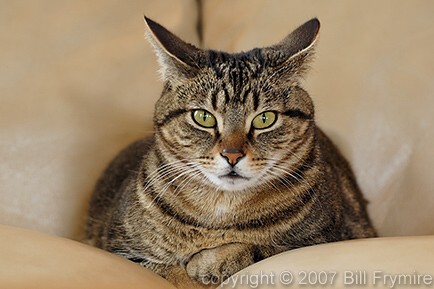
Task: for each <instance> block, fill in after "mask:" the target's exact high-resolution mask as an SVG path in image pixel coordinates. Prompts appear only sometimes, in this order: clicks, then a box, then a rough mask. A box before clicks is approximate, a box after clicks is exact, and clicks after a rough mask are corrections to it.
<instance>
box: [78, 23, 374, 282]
mask: <svg viewBox="0 0 434 289" xmlns="http://www.w3.org/2000/svg"><path fill="white" fill-rule="evenodd" d="M145 22H146V24H147V28H148V33H147V38H148V39H149V41H150V42H151V44H152V46H153V47H154V49H155V51H156V54H157V56H158V59H159V62H160V64H161V72H162V76H163V79H164V81H165V85H164V90H163V92H162V95H161V97H160V99H159V100H158V102H157V103H156V105H155V116H154V130H155V133H154V135H153V136H152V137H150V138H146V139H143V140H140V141H138V142H135V143H133V144H132V145H130V146H129V147H128V148H126V149H125V150H124V151H122V152H121V153H120V154H119V155H118V156H117V157H116V158H115V159H114V161H113V162H112V163H111V164H110V166H109V167H108V168H107V170H106V172H105V174H104V175H103V176H102V178H101V179H100V180H99V182H98V184H97V187H96V191H95V192H94V194H93V198H92V200H91V203H90V209H89V218H88V224H87V228H86V241H87V242H88V243H90V244H92V245H94V246H97V247H99V248H102V249H104V250H107V251H110V252H113V253H115V254H118V255H120V256H123V257H125V258H127V259H129V260H131V261H133V262H136V263H140V264H141V265H142V266H145V267H147V268H149V269H151V270H153V271H154V272H156V273H158V274H160V275H161V276H163V277H165V278H166V279H168V280H170V281H171V282H173V283H174V284H176V285H177V286H180V287H188V288H192V287H190V286H193V285H195V286H199V287H200V286H202V285H203V286H205V285H206V284H217V283H218V282H221V281H222V280H224V279H225V278H227V277H228V276H230V275H232V274H234V273H235V272H237V271H239V270H240V269H243V268H245V267H247V266H249V265H251V264H253V263H255V262H257V261H259V260H262V259H264V258H267V257H269V256H272V255H274V254H277V253H280V252H283V251H286V250H291V249H294V248H299V247H303V246H308V245H313V244H318V243H325V242H334V241H339V240H346V239H354V238H366V237H373V236H375V231H374V229H373V227H372V225H371V222H370V220H369V217H368V215H367V211H366V201H365V200H364V198H363V196H362V194H361V192H360V190H359V188H358V186H357V184H356V180H355V178H354V175H353V173H352V171H351V168H350V166H349V164H348V163H347V161H346V160H345V159H344V157H343V156H342V155H341V154H340V153H339V151H338V150H337V148H336V147H335V146H334V145H333V143H332V142H331V141H330V140H329V139H328V138H327V136H326V135H325V134H324V133H323V132H322V131H321V130H320V129H319V128H318V127H317V126H316V124H315V121H314V106H313V103H312V100H311V98H310V97H309V95H308V93H307V92H306V91H305V90H304V89H303V88H302V87H301V86H300V80H301V78H302V77H303V76H304V75H305V72H306V71H307V70H308V65H309V62H310V60H311V59H312V56H313V52H314V46H315V43H316V40H317V35H318V32H319V26H320V24H319V21H318V20H317V19H312V20H310V21H308V22H306V23H305V24H303V25H301V26H300V27H299V28H297V29H296V30H294V31H293V32H292V33H290V34H289V35H288V36H287V37H286V38H285V39H283V40H282V41H281V42H279V43H278V44H276V45H274V46H270V47H265V48H259V49H258V48H256V49H253V50H250V51H248V52H242V53H235V54H229V53H225V52H219V51H214V50H202V49H199V48H196V47H195V46H193V45H190V44H188V43H186V42H184V41H182V40H181V39H179V38H178V37H177V36H175V35H173V34H172V33H171V32H169V31H168V30H166V29H165V28H164V27H162V26H161V25H159V24H158V23H156V22H154V21H152V20H150V19H148V18H146V17H145ZM182 274H184V275H185V276H184V277H180V276H181V275H182ZM186 276H189V277H186ZM185 282H187V283H188V282H190V283H191V284H189V285H185V284H187V283H185ZM192 284H193V285H192Z"/></svg>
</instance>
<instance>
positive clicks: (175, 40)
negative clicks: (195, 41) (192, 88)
mask: <svg viewBox="0 0 434 289" xmlns="http://www.w3.org/2000/svg"><path fill="white" fill-rule="evenodd" d="M145 24H146V26H147V31H146V38H147V39H148V41H149V42H150V43H151V45H152V47H153V48H154V50H155V52H156V54H157V57H158V62H159V63H160V66H161V70H160V71H161V75H162V77H163V80H165V81H168V82H171V83H172V84H174V85H176V84H179V83H180V82H182V81H183V80H184V79H187V78H191V77H193V76H194V75H195V74H196V73H197V72H198V70H199V59H200V56H201V55H202V53H203V51H202V50H200V49H199V48H197V47H195V46H193V45H191V44H188V43H186V42H184V41H183V40H181V39H180V38H179V37H177V36H176V35H174V34H173V33H171V32H170V31H169V30H167V29H166V28H164V27H163V26H161V25H160V24H158V23H157V22H155V21H153V20H151V19H149V18H147V17H146V16H145Z"/></svg>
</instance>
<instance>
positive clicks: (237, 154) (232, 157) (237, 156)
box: [220, 148, 244, 166]
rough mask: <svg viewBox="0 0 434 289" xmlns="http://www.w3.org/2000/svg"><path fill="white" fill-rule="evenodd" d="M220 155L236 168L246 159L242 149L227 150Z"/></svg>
mask: <svg viewBox="0 0 434 289" xmlns="http://www.w3.org/2000/svg"><path fill="white" fill-rule="evenodd" d="M220 155H221V156H222V157H224V158H225V159H226V161H227V162H228V163H229V164H230V165H231V166H235V165H236V164H237V163H238V162H239V161H240V160H241V159H242V158H243V157H244V153H243V151H241V150H240V149H227V148H225V149H223V151H222V152H221V153H220Z"/></svg>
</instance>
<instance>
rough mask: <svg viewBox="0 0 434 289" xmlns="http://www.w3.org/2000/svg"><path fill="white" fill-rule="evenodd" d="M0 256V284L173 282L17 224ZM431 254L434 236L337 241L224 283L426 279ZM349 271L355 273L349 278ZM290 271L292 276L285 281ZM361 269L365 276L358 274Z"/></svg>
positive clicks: (149, 285) (370, 283) (335, 284)
mask: <svg viewBox="0 0 434 289" xmlns="http://www.w3.org/2000/svg"><path fill="white" fill-rule="evenodd" d="M0 256H1V260H0V288H7V289H28V288H32V289H55V288H62V289H69V288H70V289H100V288H101V289H118V288H125V289H127V288H128V289H129V288H131V289H139V288H146V289H173V288H174V287H173V286H172V285H171V284H170V283H168V282H167V281H165V280H164V279H162V278H160V277H159V276H157V275H156V274H153V273H152V272H150V271H148V270H146V269H144V268H141V267H140V266H138V265H136V264H132V263H130V262H128V261H126V260H124V259H122V258H120V257H117V256H115V255H112V254H109V253H107V252H104V251H101V250H99V249H95V248H93V247H89V246H86V245H83V244H81V243H78V242H75V241H71V240H68V239H65V238H59V237H53V236H49V235H45V234H42V233H37V232H31V231H27V230H22V229H18V228H12V227H5V226H0ZM433 260H434V237H433V236H431V237H398V238H384V239H383V238H380V239H368V240H356V241H348V242H340V243H334V244H325V245H319V246H313V247H307V248H302V249H298V250H293V251H290V252H286V253H283V254H280V255H278V256H275V257H273V258H269V259H266V260H264V261H262V262H260V263H257V264H255V265H253V266H251V267H248V268H246V269H245V270H243V271H241V272H239V273H238V274H236V275H234V276H233V277H232V278H231V279H229V280H228V281H227V284H226V286H223V288H256V287H257V286H258V284H257V286H256V287H255V284H256V283H260V284H261V287H260V288H270V289H272V288H275V289H277V288H300V287H301V288H303V287H304V288H312V287H314V288H325V286H322V285H321V283H320V282H326V283H325V284H327V285H332V286H328V287H327V288H352V287H356V288H392V287H391V283H390V282H391V281H390V280H389V279H386V281H384V279H374V278H377V277H376V276H379V277H382V276H385V275H390V276H391V277H393V278H399V276H400V275H410V277H411V278H413V279H414V278H415V277H412V276H414V275H422V276H427V277H424V278H426V279H427V280H429V277H431V278H432V277H433V276H434V266H433ZM288 272H289V273H288ZM360 272H361V273H360ZM288 274H290V275H288ZM305 274H308V276H309V275H310V282H312V285H315V286H306V285H304V284H303V282H307V281H309V279H306V278H304V276H305ZM351 274H353V279H350V278H349V277H348V276H351ZM291 275H292V277H293V280H292V281H291V282H290V283H285V282H289V281H290V279H288V278H290V276H291ZM320 275H321V277H318V279H315V278H316V277H315V276H320ZM359 275H361V276H363V275H364V276H366V277H365V278H364V279H360V278H359V279H357V280H358V281H357V280H356V276H359ZM345 276H347V277H345ZM332 278H333V279H332ZM345 278H346V279H345ZM382 278H383V277H382ZM315 280H317V281H315ZM403 280H404V279H402V280H401V281H400V282H399V283H395V284H396V285H397V286H395V287H393V288H431V287H432V286H433V285H432V284H433V283H434V282H433V281H432V279H431V283H429V284H428V285H429V286H426V284H424V283H422V281H419V283H417V284H415V283H413V284H411V285H410V286H403V285H405V284H404V281H403ZM351 282H353V283H351ZM355 282H359V283H355ZM361 282H364V283H361ZM374 282H376V283H374ZM395 282H396V281H395ZM267 285H269V286H267ZM350 285H351V286H350ZM355 285H359V286H358V287H357V286H355ZM189 289H191V288H189Z"/></svg>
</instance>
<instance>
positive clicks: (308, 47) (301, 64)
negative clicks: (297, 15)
mask: <svg viewBox="0 0 434 289" xmlns="http://www.w3.org/2000/svg"><path fill="white" fill-rule="evenodd" d="M319 29H320V22H319V20H318V19H317V18H313V19H311V20H309V21H307V22H306V23H304V24H302V25H301V26H299V27H298V28H297V29H295V30H294V31H292V32H291V33H290V34H289V35H288V36H286V37H285V38H284V39H283V40H282V41H280V42H279V43H278V44H276V45H274V46H271V47H269V48H268V49H267V50H268V53H270V55H271V57H272V58H273V59H274V60H275V65H276V67H277V68H278V69H279V70H280V71H281V75H285V74H286V75H287V76H291V77H296V78H297V77H303V75H304V74H305V72H306V71H307V70H308V68H309V63H310V62H311V60H312V58H313V55H314V52H315V51H314V50H315V44H316V42H317V40H318V34H319Z"/></svg>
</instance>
